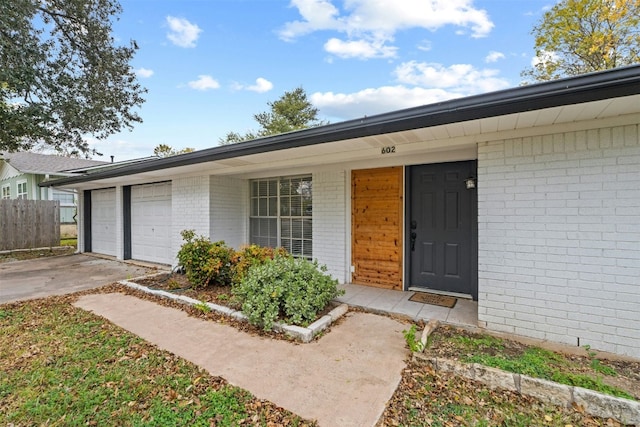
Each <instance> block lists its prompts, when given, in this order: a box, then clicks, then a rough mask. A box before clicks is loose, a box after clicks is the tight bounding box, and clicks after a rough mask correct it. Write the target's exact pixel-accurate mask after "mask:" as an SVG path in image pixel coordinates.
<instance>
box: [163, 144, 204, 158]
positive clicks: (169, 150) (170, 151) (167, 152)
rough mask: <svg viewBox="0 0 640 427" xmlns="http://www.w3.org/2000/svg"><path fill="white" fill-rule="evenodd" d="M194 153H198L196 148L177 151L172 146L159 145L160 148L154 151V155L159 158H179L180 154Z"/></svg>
mask: <svg viewBox="0 0 640 427" xmlns="http://www.w3.org/2000/svg"><path fill="white" fill-rule="evenodd" d="M193 151H196V150H195V148H190V147H186V148H183V149H182V150H176V149H174V148H173V147H171V146H170V145H167V144H158V146H156V148H154V149H153V155H154V156H158V157H171V156H177V155H178V154H184V153H191V152H193Z"/></svg>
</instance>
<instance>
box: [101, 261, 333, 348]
mask: <svg viewBox="0 0 640 427" xmlns="http://www.w3.org/2000/svg"><path fill="white" fill-rule="evenodd" d="M134 283H137V284H139V285H142V286H146V287H148V288H150V289H159V290H163V291H167V292H172V293H175V294H176V295H185V296H187V297H190V298H194V299H197V300H199V301H204V302H210V303H213V304H218V305H222V306H226V307H229V308H232V309H234V310H239V309H240V307H238V306H237V305H234V304H233V303H232V301H231V296H232V294H231V287H230V286H217V285H211V286H207V287H206V288H203V289H193V288H191V284H190V283H189V281H188V280H187V278H186V276H185V275H183V274H179V273H170V274H163V275H156V276H153V277H147V278H144V279H137V280H135V281H134ZM97 292H100V293H111V292H121V293H124V294H127V295H133V296H135V297H138V298H141V299H146V300H149V301H153V302H156V303H158V304H162V305H164V306H167V307H172V308H177V309H180V310H183V311H185V312H187V313H188V314H189V315H190V316H193V317H197V318H200V319H204V320H210V321H214V322H217V323H222V324H226V325H230V326H233V327H235V328H236V329H239V330H241V331H244V332H247V333H250V334H253V335H258V336H264V337H269V338H275V339H281V340H286V341H292V342H296V340H295V339H294V338H292V337H290V336H288V335H286V334H283V333H281V332H276V331H273V330H269V331H265V330H264V329H262V328H260V327H257V326H254V325H251V324H250V323H249V322H243V321H239V320H236V319H234V318H232V317H229V316H226V315H223V314H219V313H216V312H214V311H209V312H205V311H203V310H201V309H198V308H194V307H192V306H190V305H187V304H184V303H180V302H176V301H173V300H170V299H167V298H162V297H159V296H155V295H152V294H148V293H146V292H142V291H138V290H136V289H132V288H129V287H127V286H124V285H119V284H114V285H109V286H107V287H105V288H101V289H99V290H98V291H97ZM335 307H336V304H333V303H331V304H329V305H328V306H327V307H326V308H325V309H324V310H323V311H321V312H320V313H318V316H317V318H318V319H319V318H321V317H322V316H324V315H326V314H328V313H329V312H330V311H331V310H333V309H334V308H335ZM343 319H344V316H343V317H341V318H340V319H338V320H337V321H336V322H333V323H332V324H331V326H329V327H328V328H327V329H325V330H324V331H323V333H321V334H318V335H317V336H316V337H314V340H317V339H320V338H321V337H322V336H324V335H326V334H327V333H329V332H330V330H331V327H332V326H334V325H338V324H340V323H341V322H342V320H343Z"/></svg>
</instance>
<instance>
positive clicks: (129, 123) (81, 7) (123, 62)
mask: <svg viewBox="0 0 640 427" xmlns="http://www.w3.org/2000/svg"><path fill="white" fill-rule="evenodd" d="M120 12H121V8H120V5H119V4H118V3H117V0H3V1H0V149H2V150H8V151H15V150H28V149H30V148H31V147H33V146H34V145H35V144H38V143H39V144H45V145H47V146H49V147H50V148H52V149H55V150H56V151H59V152H67V153H70V154H84V155H88V154H90V153H91V150H90V149H89V145H88V144H87V142H86V141H85V139H84V137H85V136H87V135H92V136H94V137H96V138H98V139H103V138H106V137H107V136H109V135H111V134H114V133H116V132H119V131H120V130H122V129H123V128H128V129H131V128H132V127H133V124H134V123H139V122H141V121H142V120H141V118H140V117H139V116H138V114H137V113H136V112H135V111H134V108H135V107H138V106H140V105H141V104H142V103H143V102H144V99H143V98H142V95H143V93H145V92H146V90H145V89H144V88H142V87H141V86H140V85H139V84H138V83H137V81H136V76H135V73H134V71H133V69H132V68H131V66H130V65H129V62H130V61H131V59H132V58H133V55H134V53H135V51H136V50H137V45H136V43H135V42H134V41H131V42H130V43H129V46H116V44H115V40H114V38H113V36H112V34H111V19H116V18H117V15H118V14H119V13H120Z"/></svg>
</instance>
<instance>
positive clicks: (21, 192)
mask: <svg viewBox="0 0 640 427" xmlns="http://www.w3.org/2000/svg"><path fill="white" fill-rule="evenodd" d="M16 187H17V189H16V199H26V198H27V181H21V182H18V185H17V186H16Z"/></svg>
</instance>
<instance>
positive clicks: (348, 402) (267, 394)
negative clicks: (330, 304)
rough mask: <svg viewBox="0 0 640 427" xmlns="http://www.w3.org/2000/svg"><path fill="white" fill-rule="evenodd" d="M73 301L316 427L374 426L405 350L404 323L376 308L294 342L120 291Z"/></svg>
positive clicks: (396, 380)
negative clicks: (306, 340) (320, 334)
mask: <svg viewBox="0 0 640 427" xmlns="http://www.w3.org/2000/svg"><path fill="white" fill-rule="evenodd" d="M76 305H77V306H78V307H80V308H82V309H85V310H89V311H92V312H94V313H96V314H98V315H100V316H103V317H105V318H107V319H108V320H110V321H111V322H113V323H115V324H116V325H119V326H121V327H122V328H124V329H127V330H129V331H131V332H132V333H134V334H136V335H138V336H140V337H142V338H144V339H145V340H147V341H149V342H151V343H153V344H155V345H157V346H158V347H160V348H162V349H165V350H168V351H170V352H172V353H174V354H176V355H178V356H181V357H183V358H185V359H187V360H190V361H192V362H194V363H196V364H197V365H199V366H200V367H202V368H204V369H206V370H207V371H209V372H210V373H211V374H212V375H217V376H221V377H223V378H225V379H226V380H227V381H229V382H230V383H231V384H234V385H237V386H239V387H242V388H244V389H246V390H249V391H250V392H251V393H253V394H254V395H255V396H257V397H258V398H262V399H267V400H270V401H272V402H274V403H275V404H276V405H279V406H282V407H284V408H286V409H289V410H290V411H293V412H294V413H296V414H298V415H300V416H302V417H304V418H309V419H316V420H317V421H318V422H319V424H320V425H321V426H373V425H374V424H375V423H376V422H377V420H378V418H379V417H380V415H381V414H382V412H383V411H384V408H385V405H386V403H387V401H388V400H389V399H390V398H391V396H392V394H393V392H394V390H395V389H396V387H397V385H398V383H399V381H400V377H401V371H402V369H403V368H404V366H405V358H406V357H407V355H408V350H406V349H405V342H404V338H403V336H402V330H403V329H406V326H405V325H403V324H402V323H400V322H398V321H395V320H393V319H390V318H387V317H384V316H377V315H374V314H367V313H348V314H347V315H346V317H345V318H344V319H343V321H342V322H341V323H340V324H339V325H337V326H333V327H332V329H331V331H330V332H329V333H328V334H327V335H325V336H324V337H322V338H320V340H319V341H315V342H313V343H310V344H295V343H290V342H285V341H280V340H274V339H269V338H263V337H257V336H252V335H250V334H247V333H244V332H240V331H238V330H236V329H235V328H233V327H231V326H227V325H221V324H217V323H214V322H209V321H204V320H200V319H196V318H193V317H189V316H188V315H187V314H186V313H185V312H183V311H181V310H177V309H173V308H168V307H165V306H161V305H158V304H155V303H153V302H150V301H146V300H142V299H139V298H135V297H132V296H128V295H123V294H106V295H105V294H102V295H100V294H96V295H86V296H83V297H81V298H80V299H79V300H78V301H77V303H76Z"/></svg>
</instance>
